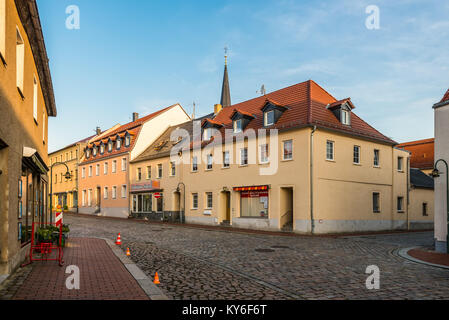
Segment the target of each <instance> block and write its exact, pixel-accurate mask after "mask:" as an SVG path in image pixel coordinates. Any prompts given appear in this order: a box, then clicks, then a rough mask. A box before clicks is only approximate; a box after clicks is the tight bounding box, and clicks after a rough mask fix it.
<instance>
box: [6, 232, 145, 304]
mask: <svg viewBox="0 0 449 320" xmlns="http://www.w3.org/2000/svg"><path fill="white" fill-rule="evenodd" d="M64 261H65V264H64V266H63V267H60V266H59V265H58V263H57V262H54V261H48V262H34V263H33V264H32V265H30V266H28V267H26V268H24V269H20V270H19V271H18V273H17V275H14V276H13V278H12V279H11V281H10V282H9V283H6V284H5V285H4V286H3V287H5V288H4V289H3V290H0V297H2V298H3V299H13V300H148V297H147V295H146V294H145V292H144V291H143V290H142V289H141V287H140V286H139V284H138V283H137V282H136V280H135V279H134V278H133V277H132V275H131V274H130V273H129V272H128V270H127V269H126V268H125V267H124V265H123V264H122V263H121V262H120V260H119V259H118V258H117V257H116V256H115V255H114V253H113V252H112V250H111V249H110V248H109V246H108V245H107V244H106V242H105V241H104V240H100V239H89V238H82V239H81V238H70V239H69V242H68V244H67V247H66V248H65V249H64ZM70 265H75V266H77V267H78V268H79V269H80V289H79V290H69V289H67V287H66V279H67V277H69V276H70V274H66V273H65V270H66V267H67V266H70ZM16 278H17V279H16ZM2 293H3V295H2Z"/></svg>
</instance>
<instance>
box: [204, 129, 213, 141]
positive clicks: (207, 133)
mask: <svg viewBox="0 0 449 320" xmlns="http://www.w3.org/2000/svg"><path fill="white" fill-rule="evenodd" d="M210 139H212V128H206V129H204V132H203V140H204V141H209V140H210Z"/></svg>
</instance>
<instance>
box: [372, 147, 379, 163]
mask: <svg viewBox="0 0 449 320" xmlns="http://www.w3.org/2000/svg"><path fill="white" fill-rule="evenodd" d="M376 154H377V156H376ZM373 165H374V167H376V168H379V167H380V150H379V149H374V159H373Z"/></svg>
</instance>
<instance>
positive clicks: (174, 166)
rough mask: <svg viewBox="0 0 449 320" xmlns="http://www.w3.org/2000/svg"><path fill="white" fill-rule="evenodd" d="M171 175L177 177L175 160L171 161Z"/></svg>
mask: <svg viewBox="0 0 449 320" xmlns="http://www.w3.org/2000/svg"><path fill="white" fill-rule="evenodd" d="M173 171H174V172H173ZM170 177H176V163H175V162H174V161H171V162H170Z"/></svg>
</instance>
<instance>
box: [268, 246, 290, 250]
mask: <svg viewBox="0 0 449 320" xmlns="http://www.w3.org/2000/svg"><path fill="white" fill-rule="evenodd" d="M271 247H272V248H273V249H290V247H287V246H271Z"/></svg>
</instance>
